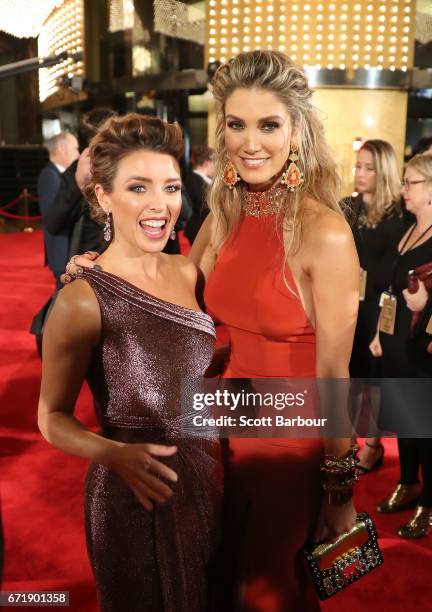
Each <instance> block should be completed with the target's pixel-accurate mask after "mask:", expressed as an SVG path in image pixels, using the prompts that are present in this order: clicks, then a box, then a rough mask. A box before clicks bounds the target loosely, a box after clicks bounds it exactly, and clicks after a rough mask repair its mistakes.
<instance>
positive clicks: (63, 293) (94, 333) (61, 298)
mask: <svg viewBox="0 0 432 612" xmlns="http://www.w3.org/2000/svg"><path fill="white" fill-rule="evenodd" d="M100 330H101V315H100V308H99V303H98V301H97V298H96V296H95V294H94V291H93V289H92V288H91V287H90V285H89V284H88V283H87V282H85V281H84V280H81V279H77V280H75V281H74V282H73V283H70V284H68V285H65V286H64V287H63V288H62V289H61V290H60V291H59V293H58V295H57V298H56V301H55V303H54V306H53V309H52V311H51V313H50V316H49V319H48V323H47V326H46V331H47V332H48V333H49V334H51V333H53V332H54V333H59V332H61V336H62V338H64V339H65V340H67V339H69V340H72V339H73V338H75V339H77V340H78V339H80V338H81V339H82V338H84V337H85V338H88V339H93V340H98V339H99V336H100Z"/></svg>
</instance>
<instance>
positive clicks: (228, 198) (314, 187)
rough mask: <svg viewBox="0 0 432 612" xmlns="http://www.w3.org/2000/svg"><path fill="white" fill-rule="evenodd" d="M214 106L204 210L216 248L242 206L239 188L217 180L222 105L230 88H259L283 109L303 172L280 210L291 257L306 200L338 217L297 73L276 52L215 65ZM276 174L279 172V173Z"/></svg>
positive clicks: (330, 169)
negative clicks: (210, 217) (210, 177)
mask: <svg viewBox="0 0 432 612" xmlns="http://www.w3.org/2000/svg"><path fill="white" fill-rule="evenodd" d="M212 85H213V94H214V98H215V101H216V111H217V119H216V140H215V160H216V171H215V178H214V182H213V186H212V188H211V191H210V194H209V207H210V209H211V211H212V212H213V213H214V215H215V218H216V220H217V226H218V235H219V236H220V243H222V242H223V241H224V240H225V239H226V238H227V236H228V235H229V234H230V232H231V230H232V229H233V228H235V227H236V225H237V224H238V221H239V218H240V213H241V208H242V201H241V193H240V192H241V189H242V188H244V186H242V185H241V184H239V185H240V186H239V187H235V188H234V189H232V190H230V189H229V188H228V187H227V185H225V183H224V181H223V169H224V167H225V165H226V163H227V162H228V155H227V151H226V146H225V103H226V101H227V99H228V98H229V96H230V95H231V94H232V93H233V92H234V91H235V90H236V89H240V88H241V89H261V90H264V91H268V92H270V93H272V94H274V95H275V96H276V97H277V98H278V100H280V101H281V102H282V103H283V104H284V105H285V107H286V109H287V111H288V113H289V115H290V118H291V122H292V125H293V129H294V130H296V134H297V137H296V141H297V144H298V146H299V150H298V155H299V160H298V162H297V165H298V167H299V169H300V170H301V171H302V172H303V176H304V183H303V184H302V185H301V187H300V188H298V189H297V190H296V191H295V192H289V191H288V190H287V194H286V202H285V206H284V207H283V218H282V226H281V227H282V228H286V229H289V230H291V231H290V232H289V238H288V239H286V240H284V250H285V257H286V258H288V257H289V256H290V255H292V254H294V253H295V252H296V251H297V250H298V248H299V246H300V244H301V235H302V218H303V209H304V207H303V206H302V204H303V202H304V200H305V198H312V199H314V200H317V201H318V202H320V203H321V204H324V205H326V206H328V207H329V208H331V209H332V210H335V211H337V212H339V213H340V214H342V213H341V209H340V208H339V204H338V200H339V190H340V177H339V173H338V171H337V166H336V163H335V161H334V159H333V156H332V154H331V152H330V149H329V147H328V146H327V143H326V140H325V137H324V128H323V125H322V123H321V121H320V119H319V117H318V114H317V111H316V109H315V108H314V107H313V105H312V103H311V97H312V91H311V90H310V88H309V85H308V82H307V79H306V76H305V74H304V72H303V70H302V68H301V67H300V66H298V65H296V64H295V63H294V62H293V61H292V60H291V59H290V58H289V57H288V56H287V55H285V54H283V53H280V52H278V51H251V52H247V53H241V54H240V55H237V56H236V57H233V58H231V59H230V60H228V61H227V62H226V63H225V64H223V65H222V66H220V67H219V68H218V70H217V71H216V74H215V76H214V78H213V81H212ZM281 170H282V168H281Z"/></svg>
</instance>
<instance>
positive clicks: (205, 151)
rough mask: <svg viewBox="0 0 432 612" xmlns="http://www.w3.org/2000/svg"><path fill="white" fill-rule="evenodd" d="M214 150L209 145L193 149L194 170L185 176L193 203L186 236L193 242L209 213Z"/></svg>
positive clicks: (187, 189) (186, 186) (192, 163)
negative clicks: (208, 204) (208, 200)
mask: <svg viewBox="0 0 432 612" xmlns="http://www.w3.org/2000/svg"><path fill="white" fill-rule="evenodd" d="M213 158H214V151H213V149H211V148H210V147H207V146H204V145H203V146H196V147H192V149H191V166H192V171H191V172H189V173H188V174H187V176H186V177H185V181H184V183H185V188H186V191H187V194H188V196H189V198H190V200H191V204H192V210H193V212H192V216H191V217H190V218H189V220H188V222H187V223H186V227H185V236H186V237H187V239H188V240H189V242H190V243H191V244H192V243H193V241H194V240H195V238H196V235H197V234H198V231H199V229H200V227H201V225H202V224H203V222H204V219H205V218H206V217H207V215H208V213H209V209H208V206H207V192H208V189H209V187H210V185H211V184H212V179H213V175H214V171H215V162H214V159H213Z"/></svg>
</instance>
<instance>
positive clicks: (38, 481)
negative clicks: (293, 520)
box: [0, 232, 432, 612]
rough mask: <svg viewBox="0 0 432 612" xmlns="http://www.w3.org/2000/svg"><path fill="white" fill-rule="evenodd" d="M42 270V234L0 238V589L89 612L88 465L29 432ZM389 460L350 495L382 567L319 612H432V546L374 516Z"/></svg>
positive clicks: (389, 474)
mask: <svg viewBox="0 0 432 612" xmlns="http://www.w3.org/2000/svg"><path fill="white" fill-rule="evenodd" d="M42 263H43V260H42V234H41V233H40V232H35V233H34V234H18V233H17V234H1V235H0V291H1V296H2V299H1V303H0V321H1V327H0V345H1V349H0V374H1V376H0V385H1V392H2V393H1V406H0V414H1V420H0V462H1V463H0V479H1V481H0V482H1V489H0V499H1V504H2V511H3V521H4V530H5V539H6V551H5V571H4V584H3V589H4V590H12V589H21V590H35V589H45V590H48V589H57V590H68V591H69V592H70V601H71V605H70V608H69V609H70V610H71V611H73V612H93V611H96V610H97V604H96V598H95V591H94V586H93V580H92V575H91V571H90V567H89V564H88V561H87V556H86V551H85V544H84V530H83V512H82V505H83V503H82V485H83V478H84V474H85V471H86V463H85V462H83V461H81V460H79V459H76V458H74V457H68V456H67V455H64V454H62V453H60V452H58V451H56V450H55V449H53V448H51V447H50V446H49V445H48V444H46V443H45V442H44V441H43V440H42V438H41V436H40V435H39V433H38V430H37V425H36V408H37V398H38V390H39V377H40V369H41V368H40V362H39V359H38V357H37V355H36V351H35V344H34V337H33V336H31V335H30V334H29V333H28V328H29V326H30V323H31V319H32V317H33V315H34V313H35V312H37V311H38V310H39V308H40V307H41V306H42V304H43V303H44V302H45V301H46V300H47V298H48V297H49V295H50V293H51V290H52V279H51V275H50V273H49V272H48V271H47V270H46V269H45V268H43V266H42ZM77 416H78V417H79V418H81V419H82V420H84V421H85V422H86V423H87V424H88V425H90V424H93V423H94V420H93V416H92V412H91V405H90V401H89V394H88V391H87V390H84V391H83V393H82V394H81V398H80V402H79V406H78V409H77ZM386 451H387V452H386V461H385V464H384V467H383V468H382V469H381V470H380V471H379V472H378V473H377V474H373V475H370V476H366V477H363V478H362V479H361V483H360V485H359V486H358V493H357V508H358V509H359V510H366V511H368V512H370V513H371V514H373V516H374V518H375V519H376V523H377V526H378V529H379V533H380V536H381V546H382V549H383V553H384V556H385V564H384V565H383V566H382V567H381V568H379V569H378V570H376V571H375V572H373V573H372V574H371V575H370V576H368V577H366V578H364V579H362V580H361V581H360V582H359V583H357V584H356V585H353V586H352V587H350V588H349V589H347V590H346V591H345V592H344V593H341V594H339V595H337V596H336V597H334V598H333V600H331V601H329V602H327V603H325V604H323V610H325V611H326V612H347V611H349V612H360V611H363V610H368V612H387V611H388V612H390V611H391V612H415V611H418V610H422V611H427V610H432V589H431V576H432V537H429V538H426V539H423V540H420V541H418V542H414V543H410V542H405V541H403V540H401V539H400V538H399V537H398V536H397V535H396V534H395V532H396V527H397V526H399V525H400V524H402V523H403V522H404V521H405V520H406V519H407V517H408V516H409V513H402V514H400V515H396V516H390V517H385V516H381V515H378V514H376V513H374V505H375V503H376V502H377V501H378V500H379V499H381V498H382V497H383V496H384V495H386V494H387V493H388V492H390V490H391V489H392V487H393V486H394V484H395V482H396V480H397V458H396V447H395V443H394V441H392V440H389V441H387V443H386ZM293 503H295V500H293ZM270 518H271V517H270ZM287 520H289V508H287ZM125 612H128V611H127V610H125ZM143 612H144V611H143ZM218 612H229V611H228V610H221V611H218ZM281 612H283V611H281ZM298 612H302V611H301V610H299V611H298Z"/></svg>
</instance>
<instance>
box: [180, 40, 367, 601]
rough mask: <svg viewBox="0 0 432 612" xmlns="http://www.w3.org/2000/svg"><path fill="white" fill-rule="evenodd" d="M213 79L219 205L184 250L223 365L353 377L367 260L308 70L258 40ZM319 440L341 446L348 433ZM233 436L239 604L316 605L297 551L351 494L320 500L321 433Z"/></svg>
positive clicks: (231, 568) (230, 495) (322, 535)
mask: <svg viewBox="0 0 432 612" xmlns="http://www.w3.org/2000/svg"><path fill="white" fill-rule="evenodd" d="M213 87H214V96H215V99H216V104H217V110H218V122H217V128H216V156H217V164H218V168H217V171H216V177H215V182H214V186H213V189H212V191H211V194H210V208H211V210H212V214H211V215H210V216H209V217H208V219H207V220H206V222H205V224H204V226H203V228H202V230H201V232H200V234H199V235H198V237H197V239H196V241H195V243H194V246H193V248H192V252H191V255H190V256H191V258H192V259H193V260H194V261H195V263H197V264H198V266H199V267H200V268H201V270H202V272H203V274H204V276H205V277H206V289H205V302H206V306H207V309H208V311H209V312H210V314H212V315H213V316H214V317H215V318H216V319H217V320H219V321H221V322H222V323H224V324H225V325H226V326H227V327H228V329H229V334H230V352H229V357H228V361H227V364H226V368H225V371H224V374H223V375H224V376H226V377H234V378H246V377H251V378H260V377H264V378H271V377H296V378H309V377H319V378H348V377H349V374H348V364H349V359H350V354H351V347H352V341H353V334H354V328H355V323H356V315H357V305H358V278H359V264H358V259H357V255H356V250H355V246H354V243H353V239H352V234H351V231H350V229H349V227H348V226H347V224H346V222H345V221H344V218H343V216H342V214H341V212H340V210H339V208H338V204H337V202H338V176H337V172H336V165H335V162H334V161H333V159H332V156H331V154H330V152H329V150H328V148H327V146H326V144H325V140H324V135H323V127H322V125H321V123H320V121H319V119H318V118H317V115H316V113H315V110H314V109H313V107H312V105H311V101H310V98H311V91H310V89H309V87H308V84H307V81H306V77H305V75H304V73H303V71H302V70H301V69H300V68H299V67H298V66H296V65H295V64H293V62H292V61H291V60H290V59H289V58H288V57H286V56H285V55H283V54H281V53H277V52H274V51H255V52H252V53H243V54H241V55H239V56H237V57H235V58H233V59H231V60H229V61H228V62H227V63H226V64H225V65H223V66H222V67H221V68H220V69H219V70H218V72H217V73H216V75H215V78H214V81H213ZM325 447H326V448H325V450H326V452H327V453H330V454H332V455H336V456H337V457H340V456H342V455H344V454H345V453H346V452H347V451H349V448H350V440H348V439H337V440H336V439H328V440H325ZM229 450H230V452H229V454H228V461H227V466H226V477H227V490H226V498H227V499H226V502H227V515H228V518H227V521H226V522H227V526H226V529H225V540H226V542H227V543H226V547H225V548H226V550H225V552H224V558H223V564H222V565H223V567H224V569H225V570H226V571H225V572H224V573H226V575H227V576H231V577H232V576H235V578H234V582H235V584H234V586H237V587H238V586H241V588H240V589H239V590H240V593H239V592H238V591H239V590H237V593H236V596H235V600H236V601H237V605H238V609H240V610H242V611H246V610H247V611H248V612H252V610H253V611H254V612H258V611H259V612H285V611H288V610H290V611H295V612H299V611H300V610H301V611H302V612H307V611H312V610H317V609H319V603H318V599H317V597H316V595H315V593H314V591H313V588H312V585H311V583H310V581H309V580H308V578H307V576H306V575H305V572H304V569H303V567H302V564H301V563H300V559H299V555H298V553H299V551H300V549H301V548H302V547H303V546H304V544H305V542H306V540H307V539H308V538H310V537H311V536H315V537H316V538H317V539H320V540H325V539H328V538H331V537H334V536H335V535H337V534H340V533H342V532H343V531H345V530H347V529H349V528H351V526H352V525H353V522H354V518H355V509H354V507H353V504H352V502H351V500H348V499H347V500H335V499H333V500H332V501H333V502H336V501H343V502H345V503H342V504H340V505H338V504H337V503H328V500H327V499H326V500H324V501H323V495H322V487H321V484H320V464H321V461H322V459H323V441H322V440H319V439H297V440H293V439H288V438H287V439H270V438H267V439H256V438H254V439H244V438H232V439H230V440H229ZM224 595H226V594H224ZM221 605H225V607H224V608H223V609H224V610H225V609H226V610H228V609H229V610H232V609H234V607H233V606H234V605H235V604H233V603H227V602H226V601H225V602H224V603H223V604H221ZM230 606H231V607H230ZM221 609H222V607H221ZM236 609H237V608H236Z"/></svg>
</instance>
